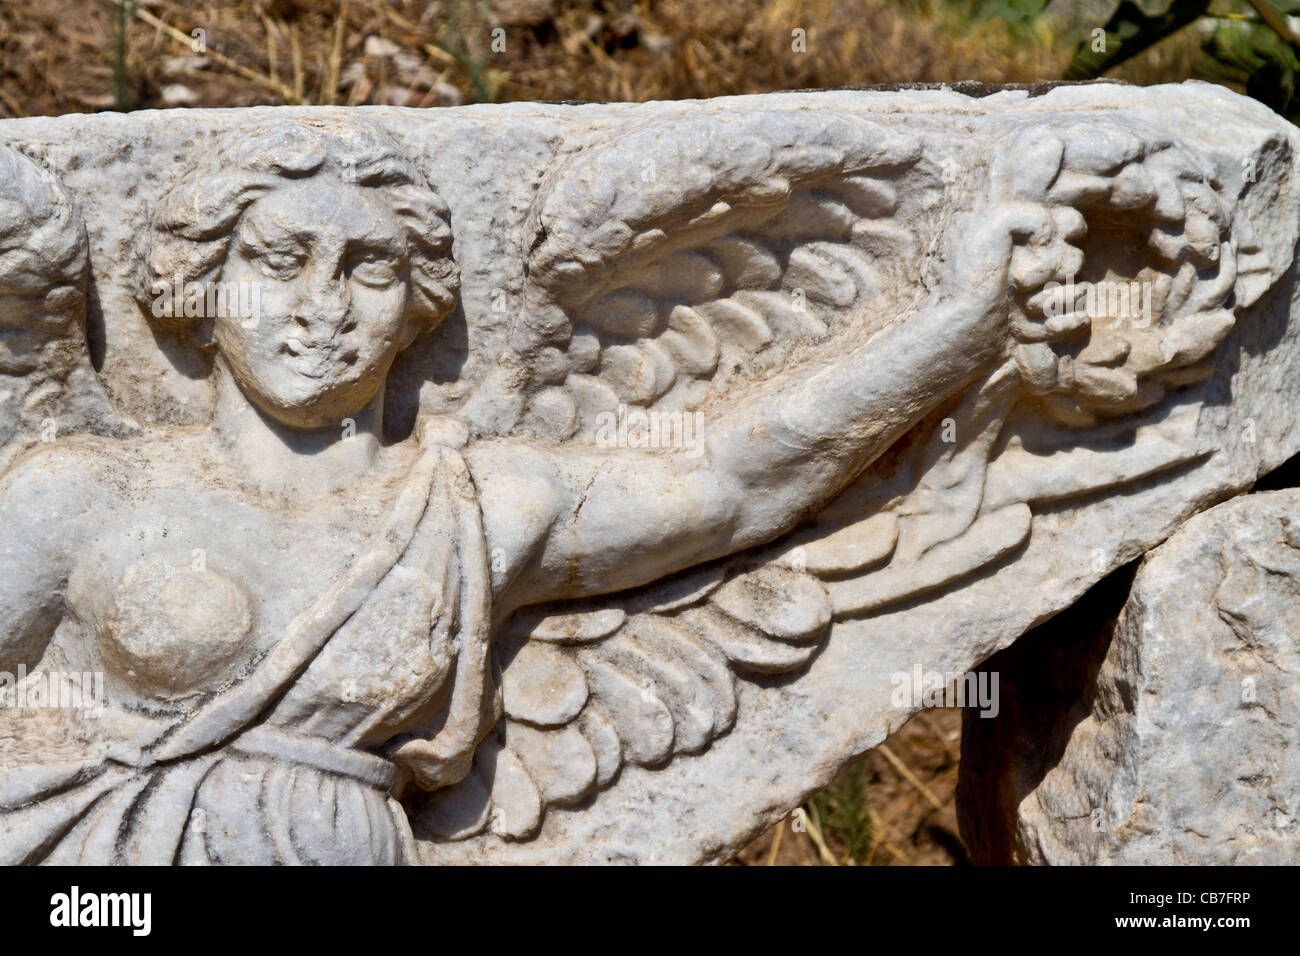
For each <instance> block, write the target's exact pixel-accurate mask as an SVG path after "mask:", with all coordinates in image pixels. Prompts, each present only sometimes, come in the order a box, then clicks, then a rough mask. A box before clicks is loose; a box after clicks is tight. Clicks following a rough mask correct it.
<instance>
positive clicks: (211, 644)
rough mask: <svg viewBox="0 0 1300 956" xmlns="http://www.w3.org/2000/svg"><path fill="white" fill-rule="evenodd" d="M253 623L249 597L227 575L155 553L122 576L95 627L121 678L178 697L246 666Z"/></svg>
mask: <svg viewBox="0 0 1300 956" xmlns="http://www.w3.org/2000/svg"><path fill="white" fill-rule="evenodd" d="M252 626H253V609H252V607H251V604H250V601H249V598H248V595H247V594H246V593H245V591H244V589H243V588H242V587H241V586H240V585H238V584H237V583H236V582H234V581H232V580H231V579H230V578H229V577H227V576H225V575H224V574H222V573H220V572H219V571H215V570H211V569H204V570H191V569H190V568H189V567H188V566H183V567H180V568H177V567H174V566H172V565H169V564H168V562H167V561H166V560H165V559H164V558H163V557H161V556H160V555H158V554H150V555H147V556H145V557H142V558H140V559H139V560H137V561H136V562H134V563H133V564H132V565H130V567H128V568H127V570H126V573H125V574H123V575H122V578H121V581H120V583H119V585H118V588H117V592H116V594H115V598H114V601H113V604H112V608H111V610H110V611H109V613H108V614H107V615H106V617H105V618H104V619H103V620H101V621H100V622H99V625H98V628H97V630H98V636H99V641H100V646H101V650H102V652H103V654H104V657H105V660H106V661H109V662H113V663H115V664H116V665H117V667H115V670H117V671H118V674H119V676H121V677H123V678H124V679H126V681H127V682H128V683H130V684H132V685H133V686H135V687H136V688H137V689H139V690H140V691H142V692H145V693H153V694H165V695H177V694H184V693H186V692H189V691H193V690H198V689H202V688H211V687H212V686H213V679H214V678H220V677H222V676H224V675H225V674H226V673H228V672H229V671H230V669H231V668H232V667H234V666H236V665H238V664H240V663H243V662H244V661H245V660H246V659H247V658H248V657H249V655H250V653H251V649H252Z"/></svg>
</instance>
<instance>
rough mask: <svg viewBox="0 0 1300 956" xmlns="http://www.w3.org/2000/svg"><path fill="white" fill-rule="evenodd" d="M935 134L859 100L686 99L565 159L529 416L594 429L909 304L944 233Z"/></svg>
mask: <svg viewBox="0 0 1300 956" xmlns="http://www.w3.org/2000/svg"><path fill="white" fill-rule="evenodd" d="M919 158H920V148H919V144H918V142H917V141H916V140H915V139H913V138H912V137H910V136H907V135H905V134H900V133H897V132H890V131H887V130H885V129H884V128H882V127H880V126H878V125H877V124H874V123H871V122H869V121H866V120H862V119H860V118H857V117H853V116H845V115H838V114H829V115H826V114H818V113H811V112H794V111H791V112H782V111H771V112H766V113H763V114H761V115H755V116H749V117H743V118H742V117H729V116H725V115H715V116H707V115H705V116H699V115H687V116H683V117H682V118H680V119H678V120H673V121H670V122H669V121H661V122H658V123H654V124H651V125H648V126H644V127H642V128H640V129H636V130H633V131H630V132H627V133H625V134H624V135H621V136H619V137H618V138H617V140H613V141H611V142H610V143H608V144H605V145H603V146H598V147H592V148H589V149H588V150H586V151H584V152H583V153H580V154H579V155H578V156H577V157H576V158H575V159H574V160H573V161H572V162H571V163H567V164H561V165H560V167H559V169H558V170H557V172H556V173H555V174H554V175H553V177H552V179H551V181H550V182H547V183H545V184H544V185H543V190H542V196H541V199H540V200H539V202H538V203H537V206H536V209H535V213H534V217H533V222H534V227H533V237H534V238H533V244H532V246H531V248H530V250H529V252H528V277H529V278H528V282H529V286H528V290H527V292H526V299H527V301H526V304H525V315H526V320H525V323H526V326H527V328H526V330H525V333H526V335H525V337H526V339H527V342H526V345H525V348H526V350H528V351H529V355H528V357H527V359H526V364H528V365H529V366H530V367H531V368H532V369H533V370H534V374H535V379H536V386H537V387H536V389H535V391H534V392H533V394H532V395H531V398H530V401H529V404H528V407H527V408H526V410H525V412H524V415H523V421H522V425H523V428H524V429H526V430H528V431H531V432H532V433H534V434H536V435H537V436H538V437H541V438H546V439H551V440H568V439H571V438H576V439H578V440H584V439H585V440H588V441H590V440H592V439H593V438H595V437H596V433H597V431H598V429H599V428H600V427H601V424H602V423H603V422H608V420H609V419H608V417H602V415H603V414H605V415H608V414H615V413H618V410H619V408H620V406H622V408H623V410H624V411H623V413H622V414H624V415H626V414H628V413H630V412H635V411H637V410H656V409H662V410H667V411H688V410H692V409H696V408H699V407H700V406H702V405H703V404H704V403H705V402H706V401H708V400H709V399H710V398H717V397H718V396H726V395H728V394H729V393H730V391H731V390H732V387H733V386H734V385H736V384H739V383H743V382H744V381H746V380H748V379H751V378H754V377H762V376H764V375H766V374H768V373H769V372H770V371H771V370H773V369H776V368H778V367H780V366H781V365H782V363H785V362H788V361H790V360H791V359H792V358H794V359H797V358H798V356H799V355H800V353H801V352H802V351H806V350H809V349H812V350H815V349H817V348H818V347H825V345H826V343H827V342H829V341H831V340H833V339H834V338H835V337H836V336H837V335H839V334H842V333H844V332H846V331H848V330H849V329H850V327H853V328H855V329H856V330H858V331H859V332H861V331H862V330H863V327H864V326H870V325H871V324H872V323H873V322H879V321H880V320H881V319H882V318H883V317H885V316H888V315H891V314H893V312H891V311H890V310H887V309H880V310H876V311H875V312H873V310H872V305H873V303H878V302H880V301H881V300H882V299H884V298H893V296H894V293H895V290H897V289H899V288H919V283H918V280H917V265H918V253H919V251H920V247H921V245H922V244H923V243H924V242H925V241H926V240H927V237H925V236H918V235H916V234H915V233H913V232H912V231H911V230H909V229H906V228H903V227H901V226H900V225H899V224H898V223H899V221H913V220H912V217H910V216H907V217H902V219H901V220H900V219H899V218H896V215H895V214H896V213H897V212H898V211H899V208H900V206H903V205H907V206H917V205H919V204H922V203H924V202H925V201H926V200H927V198H928V197H929V196H930V195H932V194H933V192H934V190H935V188H936V185H937V182H938V181H937V178H936V176H935V175H934V174H933V171H931V174H930V175H929V176H928V177H927V176H925V175H923V174H919V173H918V171H917V170H916V169H915V167H916V164H917V162H918V160H919Z"/></svg>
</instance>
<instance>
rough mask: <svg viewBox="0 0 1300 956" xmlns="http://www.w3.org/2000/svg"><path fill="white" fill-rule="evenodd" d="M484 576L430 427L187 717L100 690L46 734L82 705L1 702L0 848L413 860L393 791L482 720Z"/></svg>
mask: <svg viewBox="0 0 1300 956" xmlns="http://www.w3.org/2000/svg"><path fill="white" fill-rule="evenodd" d="M489 584H490V582H489V579H488V566H487V560H486V552H485V546H484V542H483V531H482V524H481V518H480V514H479V508H478V502H477V497H476V495H475V492H474V489H473V485H472V482H471V480H470V477H469V473H468V470H467V469H466V467H465V463H464V460H463V458H462V457H461V456H460V454H459V453H458V452H457V451H456V450H454V449H452V448H450V447H446V446H444V445H438V444H432V445H430V446H429V447H427V448H426V450H425V451H424V452H423V453H422V454H421V456H420V458H419V460H418V461H417V463H416V465H415V466H414V468H413V469H412V472H411V474H410V476H409V477H408V478H407V480H406V483H405V485H404V487H403V489H402V491H401V492H400V494H399V496H398V498H397V502H396V505H395V506H394V508H393V510H392V512H391V513H390V515H389V517H388V519H387V522H386V525H385V526H384V527H382V528H380V529H378V531H377V532H376V533H375V534H374V535H373V536H372V538H371V540H370V542H369V544H368V545H367V547H366V548H365V549H364V550H363V552H362V554H361V556H360V557H359V558H358V559H357V561H356V562H355V564H354V565H353V566H352V567H350V568H349V569H348V570H347V572H346V573H345V574H344V575H343V576H342V577H341V578H340V579H339V580H338V581H336V582H335V583H334V584H333V585H332V586H331V587H330V588H329V589H328V590H327V591H326V592H325V593H324V594H322V595H321V596H320V597H319V598H318V599H317V600H316V601H315V603H313V604H312V605H311V606H310V607H308V608H307V609H306V610H305V611H304V612H302V613H301V614H300V615H299V616H298V617H296V618H295V619H294V621H293V622H292V624H291V625H290V626H289V628H288V632H287V633H286V634H285V636H284V638H283V639H282V640H281V641H280V643H279V644H278V645H277V646H276V647H275V648H274V649H273V650H272V651H271V652H270V653H269V654H267V655H266V656H265V657H264V658H263V659H262V660H261V661H259V662H258V663H257V665H256V666H255V667H254V668H253V669H252V671H251V672H250V673H249V674H248V675H247V676H245V677H243V678H242V679H241V680H239V681H237V682H236V683H234V684H233V685H232V686H229V687H227V688H224V689H221V690H219V691H218V692H216V693H213V694H212V695H211V696H209V697H208V699H207V700H206V701H204V702H203V703H202V704H201V705H199V706H198V707H197V708H196V709H195V710H192V711H191V712H190V713H189V714H187V715H185V716H183V717H181V718H179V719H176V718H172V719H170V720H159V719H157V718H154V717H149V716H145V715H141V714H138V713H132V712H129V711H128V710H127V709H125V708H121V707H114V706H112V705H111V704H110V705H109V706H107V707H105V708H104V709H103V712H102V714H101V715H100V716H98V717H97V718H93V719H92V718H88V717H83V718H82V719H81V720H80V722H79V724H78V725H77V726H75V727H73V728H71V729H69V728H67V727H64V728H63V731H64V733H63V734H62V740H60V733H59V731H58V730H57V729H56V728H55V727H54V726H52V725H51V721H56V720H59V719H63V720H69V719H71V720H76V719H77V718H75V717H68V716H67V715H66V714H65V712H62V711H59V710H57V709H51V710H49V711H41V712H25V711H24V710H23V709H22V708H20V707H16V708H9V709H8V712H7V713H6V714H4V715H3V717H2V718H0V719H3V720H4V721H5V724H6V726H5V728H4V729H3V731H0V862H4V863H36V862H48V863H90V864H108V863H114V864H116V863H146V864H169V863H207V862H214V863H225V864H230V863H235V864H273V863H320V864H363V863H375V864H396V863H407V862H414V859H413V856H414V840H413V837H412V833H411V829H410V826H409V824H408V822H407V818H406V815H405V813H404V811H403V810H402V807H401V806H400V804H399V803H398V802H397V799H396V797H397V794H398V792H399V789H400V788H401V787H402V786H403V785H405V784H406V783H407V782H409V781H410V779H411V777H412V773H414V775H415V776H417V777H420V778H421V779H422V780H424V781H425V782H426V783H427V782H428V781H435V785H436V783H437V782H454V781H455V780H456V779H457V778H458V777H459V776H463V774H464V773H465V772H466V771H467V769H468V766H469V760H470V758H471V757H472V754H473V750H474V747H475V745H476V744H477V743H478V741H479V740H480V739H481V738H482V736H483V734H484V733H485V732H486V729H487V728H488V727H490V726H491V722H492V719H493V714H492V709H493V706H494V701H493V700H492V699H491V695H490V694H488V693H487V685H488V665H487V661H488V639H489V624H490V621H489V618H490V615H489V603H490V601H489V593H490V592H489ZM37 676H39V675H37ZM394 726H397V727H401V728H403V730H402V732H399V733H397V734H396V735H392V733H391V728H392V727H394ZM385 728H388V729H385ZM87 730H89V733H87V732H86V731H87ZM37 734H39V735H40V736H39V737H37V738H35V739H36V740H38V741H39V742H38V743H34V742H33V739H34V738H33V735H37ZM376 734H378V735H379V736H378V737H377V736H376ZM4 738H8V746H5V743H6V741H5V740H4ZM47 743H48V745H47ZM4 750H10V751H11V752H14V753H17V754H20V755H22V754H27V755H30V754H33V753H40V754H41V755H42V757H43V758H44V761H43V763H42V765H40V766H32V758H31V757H30V756H20V757H17V758H15V757H14V756H12V754H11V755H9V756H6V755H4V753H3V751H4ZM378 753H384V754H386V756H379V755H378Z"/></svg>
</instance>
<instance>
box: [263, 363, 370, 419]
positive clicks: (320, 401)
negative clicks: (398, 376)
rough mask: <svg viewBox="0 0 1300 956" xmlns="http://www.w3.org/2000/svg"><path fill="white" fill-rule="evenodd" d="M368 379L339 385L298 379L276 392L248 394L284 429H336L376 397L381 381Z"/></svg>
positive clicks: (334, 379)
mask: <svg viewBox="0 0 1300 956" xmlns="http://www.w3.org/2000/svg"><path fill="white" fill-rule="evenodd" d="M379 380H380V379H376V378H375V377H365V378H360V379H356V380H350V381H339V379H338V377H336V376H331V377H329V378H311V377H308V376H306V375H296V376H294V377H293V379H292V380H286V381H284V382H280V383H277V386H278V387H277V388H275V389H274V390H265V391H263V390H255V389H249V388H247V387H246V388H245V389H244V391H245V394H246V395H248V396H249V398H250V399H251V400H252V401H253V402H254V404H256V405H257V406H258V408H260V409H261V410H262V411H264V412H265V413H266V414H267V415H269V416H270V417H272V418H274V419H275V420H276V421H278V422H280V423H281V424H283V425H289V426H291V427H294V428H324V427H326V426H336V425H338V424H339V423H340V422H341V421H342V420H343V419H344V418H347V417H349V416H351V415H355V414H357V413H359V412H360V411H361V410H362V409H363V408H365V407H366V405H367V404H368V403H369V402H370V400H371V399H372V398H374V396H375V392H376V390H377V387H378V381H379Z"/></svg>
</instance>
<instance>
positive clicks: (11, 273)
mask: <svg viewBox="0 0 1300 956" xmlns="http://www.w3.org/2000/svg"><path fill="white" fill-rule="evenodd" d="M87 274H88V242H87V240H86V227H85V225H84V224H83V223H82V221H81V216H80V215H78V213H77V210H76V207H75V206H74V205H73V204H72V202H71V201H70V200H69V199H68V197H67V195H66V194H65V193H64V191H63V189H62V187H60V186H59V184H58V181H57V180H55V178H54V177H53V176H52V175H50V173H49V172H48V171H46V170H45V169H42V168H41V167H40V166H38V165H37V164H36V163H34V162H32V161H31V160H30V159H28V158H27V157H26V156H24V155H23V154H21V153H19V152H17V151H15V150H12V149H9V148H8V147H5V146H0V292H4V293H10V294H17V295H23V296H32V297H33V298H34V299H36V300H38V301H40V300H43V305H44V308H43V310H42V311H45V312H47V313H50V314H55V315H59V316H66V318H67V320H68V321H67V326H68V328H67V329H61V330H60V333H61V334H66V333H67V332H70V331H71V329H72V327H73V326H74V325H78V324H79V323H80V321H81V319H82V318H83V317H84V314H85V312H84V308H85V286H86V277H87Z"/></svg>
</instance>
